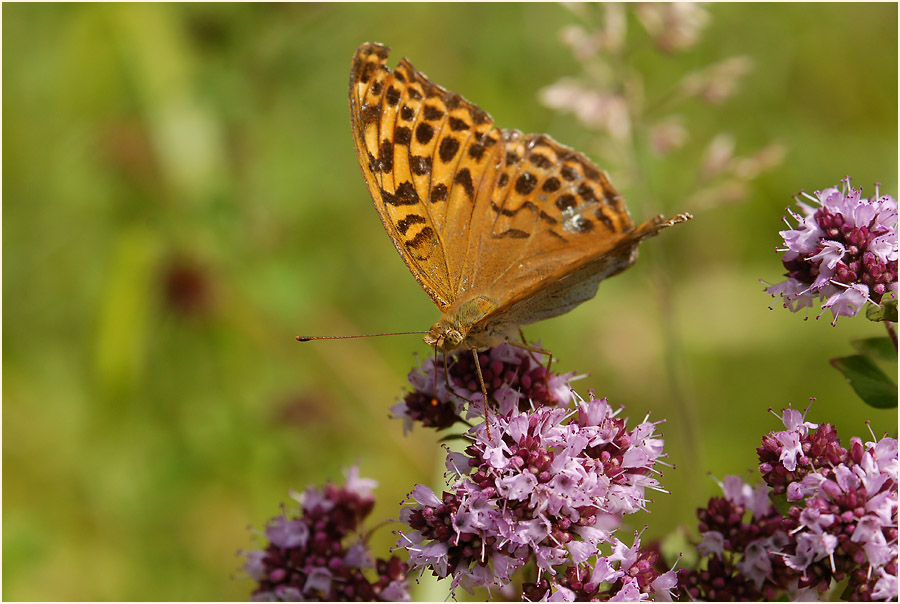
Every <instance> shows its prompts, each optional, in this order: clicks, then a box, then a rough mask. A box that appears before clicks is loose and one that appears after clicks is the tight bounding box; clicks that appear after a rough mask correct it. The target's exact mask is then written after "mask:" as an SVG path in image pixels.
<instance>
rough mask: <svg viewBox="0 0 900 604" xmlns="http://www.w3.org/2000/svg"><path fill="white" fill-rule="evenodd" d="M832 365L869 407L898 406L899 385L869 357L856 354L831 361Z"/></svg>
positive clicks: (888, 407) (885, 407) (889, 407)
mask: <svg viewBox="0 0 900 604" xmlns="http://www.w3.org/2000/svg"><path fill="white" fill-rule="evenodd" d="M831 364H832V365H833V366H834V368H835V369H837V370H838V371H840V372H841V373H843V374H844V377H845V378H847V381H848V382H850V386H851V387H852V388H853V390H855V391H856V394H858V395H859V397H860V398H861V399H862V400H863V401H864V402H865V403H866V404H867V405H869V406H871V407H875V408H877V409H891V408H894V407H896V406H897V385H896V384H895V383H894V382H893V381H892V380H891V378H889V377H888V376H887V375H886V374H885V373H884V372H883V371H882V370H881V369H879V368H878V367H876V366H875V363H873V362H872V361H871V360H870V359H869V358H868V357H864V356H863V355H861V354H854V355H852V356H849V357H840V358H837V359H831Z"/></svg>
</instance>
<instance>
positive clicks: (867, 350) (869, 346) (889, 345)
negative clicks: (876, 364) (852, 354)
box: [850, 336, 897, 361]
mask: <svg viewBox="0 0 900 604" xmlns="http://www.w3.org/2000/svg"><path fill="white" fill-rule="evenodd" d="M850 343H851V344H853V347H854V348H855V349H856V350H858V351H859V353H860V354H861V355H863V356H867V357H869V358H870V359H881V360H884V361H896V360H897V349H896V348H894V343H893V342H891V339H890V338H889V337H887V336H884V337H883V338H863V339H862V340H852V341H851V342H850Z"/></svg>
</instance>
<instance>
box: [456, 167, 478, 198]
mask: <svg viewBox="0 0 900 604" xmlns="http://www.w3.org/2000/svg"><path fill="white" fill-rule="evenodd" d="M453 183H454V184H458V185H461V186H462V188H463V190H464V191H465V192H466V195H467V196H468V198H469V199H470V200H471V199H474V198H475V185H474V184H473V183H472V174H470V173H469V169H468V168H463V169H462V170H460V171H459V172H457V173H456V176H455V177H454V178H453Z"/></svg>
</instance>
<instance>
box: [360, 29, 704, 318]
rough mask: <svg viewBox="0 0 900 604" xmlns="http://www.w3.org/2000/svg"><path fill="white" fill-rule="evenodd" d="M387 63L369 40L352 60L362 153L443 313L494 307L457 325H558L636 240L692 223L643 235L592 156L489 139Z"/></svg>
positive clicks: (533, 139)
mask: <svg viewBox="0 0 900 604" xmlns="http://www.w3.org/2000/svg"><path fill="white" fill-rule="evenodd" d="M387 56H388V48H387V47H385V46H383V45H380V44H372V43H367V44H363V45H362V46H360V47H359V49H358V50H357V52H356V55H355V56H354V59H353V66H352V70H351V75H350V114H351V122H352V126H353V134H354V141H355V144H356V150H357V155H358V157H359V162H360V166H361V167H362V170H363V174H364V176H365V179H366V184H367V185H368V188H369V192H370V193H371V195H372V198H373V200H374V202H375V207H376V209H377V210H378V213H379V215H380V216H381V220H382V222H383V223H384V226H385V229H386V230H387V232H388V234H389V235H390V237H391V239H392V240H393V242H394V245H395V247H396V248H397V251H398V252H399V253H400V255H401V257H403V260H404V261H405V262H406V264H407V266H408V267H409V269H410V271H411V272H412V273H413V275H414V276H415V278H416V280H417V281H418V282H419V284H420V285H421V286H422V287H423V289H425V291H426V292H427V293H428V295H429V296H431V298H432V300H434V302H435V304H437V305H438V307H439V308H440V309H441V310H442V311H444V313H445V316H447V315H448V314H453V313H454V312H456V311H457V310H458V309H459V307H460V305H461V304H463V305H464V304H465V303H466V302H467V301H469V300H472V299H475V298H480V299H482V300H487V301H488V302H487V303H486V304H482V303H480V302H479V303H478V304H476V305H475V306H476V307H477V308H478V309H479V311H478V313H477V318H476V317H475V316H474V315H470V314H468V313H470V311H468V310H467V311H466V313H464V314H465V315H466V316H462V317H458V318H457V319H456V320H455V321H454V322H455V323H456V324H458V325H463V326H465V327H467V328H468V327H479V326H480V328H481V329H482V330H484V331H488V329H487V327H492V329H491V331H504V329H503V328H504V327H508V326H512V325H522V324H528V323H532V322H534V321H538V320H541V319H544V318H549V317H552V316H557V315H560V314H563V313H565V312H567V311H568V310H571V308H573V307H574V306H576V305H577V304H580V303H581V302H583V301H585V300H587V299H590V298H591V297H593V295H594V293H595V292H596V290H597V286H598V284H599V282H600V281H601V280H602V279H604V278H606V277H608V276H611V275H613V274H615V273H617V272H619V271H621V270H624V269H625V268H627V267H628V266H630V265H631V264H632V263H633V262H634V260H635V258H636V248H637V244H638V243H639V242H640V240H641V239H643V238H644V237H647V236H650V235H653V234H655V233H656V232H658V231H659V230H660V229H662V228H665V227H666V226H669V225H670V224H674V223H675V222H680V221H681V220H683V219H686V218H684V217H676V219H673V220H672V221H663V220H662V219H661V218H657V219H654V220H652V221H649V222H647V223H644V224H643V225H641V226H639V227H635V224H634V221H633V220H632V219H631V217H630V215H629V214H628V210H627V208H626V207H625V205H624V202H623V200H622V198H621V197H620V196H619V194H618V193H617V192H616V191H615V189H613V187H612V185H611V184H610V183H609V180H608V178H607V176H606V173H605V172H603V171H602V170H600V169H599V168H598V167H597V166H595V165H594V164H593V163H592V162H591V161H590V160H589V159H587V158H586V157H585V156H584V155H582V154H581V153H578V152H576V151H573V150H572V149H569V148H568V147H565V146H563V145H560V144H559V143H557V142H555V141H554V140H553V139H551V138H550V137H548V136H544V135H528V136H525V135H523V134H522V133H520V132H518V131H515V130H499V129H497V128H495V127H494V125H493V121H492V119H491V117H490V116H489V115H488V114H487V113H485V112H484V111H482V110H481V109H480V108H478V107H477V106H475V105H474V104H472V103H469V102H468V101H466V100H465V99H463V98H462V97H460V96H459V95H457V94H454V93H452V92H449V91H447V90H446V89H444V88H442V87H440V86H437V85H436V84H434V83H432V82H431V81H430V80H428V78H427V77H426V76H425V75H424V74H422V73H420V72H418V71H416V69H415V68H413V66H412V65H410V64H409V62H408V61H406V59H403V60H401V61H400V64H399V65H398V66H397V67H396V69H394V71H393V72H392V71H391V70H389V69H388V68H387V67H386V66H385V64H386V62H387ZM470 308H471V307H470ZM482 311H483V312H482ZM472 322H477V323H478V325H474V324H469V323H472Z"/></svg>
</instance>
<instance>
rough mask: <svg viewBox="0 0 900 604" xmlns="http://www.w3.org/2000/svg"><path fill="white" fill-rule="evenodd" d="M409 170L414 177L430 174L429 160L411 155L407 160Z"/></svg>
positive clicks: (428, 158)
mask: <svg viewBox="0 0 900 604" xmlns="http://www.w3.org/2000/svg"><path fill="white" fill-rule="evenodd" d="M409 169H410V170H412V173H413V174H415V175H416V176H422V175H423V174H428V173H430V172H431V158H430V157H422V156H420V155H413V156H411V157H410V158H409Z"/></svg>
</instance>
